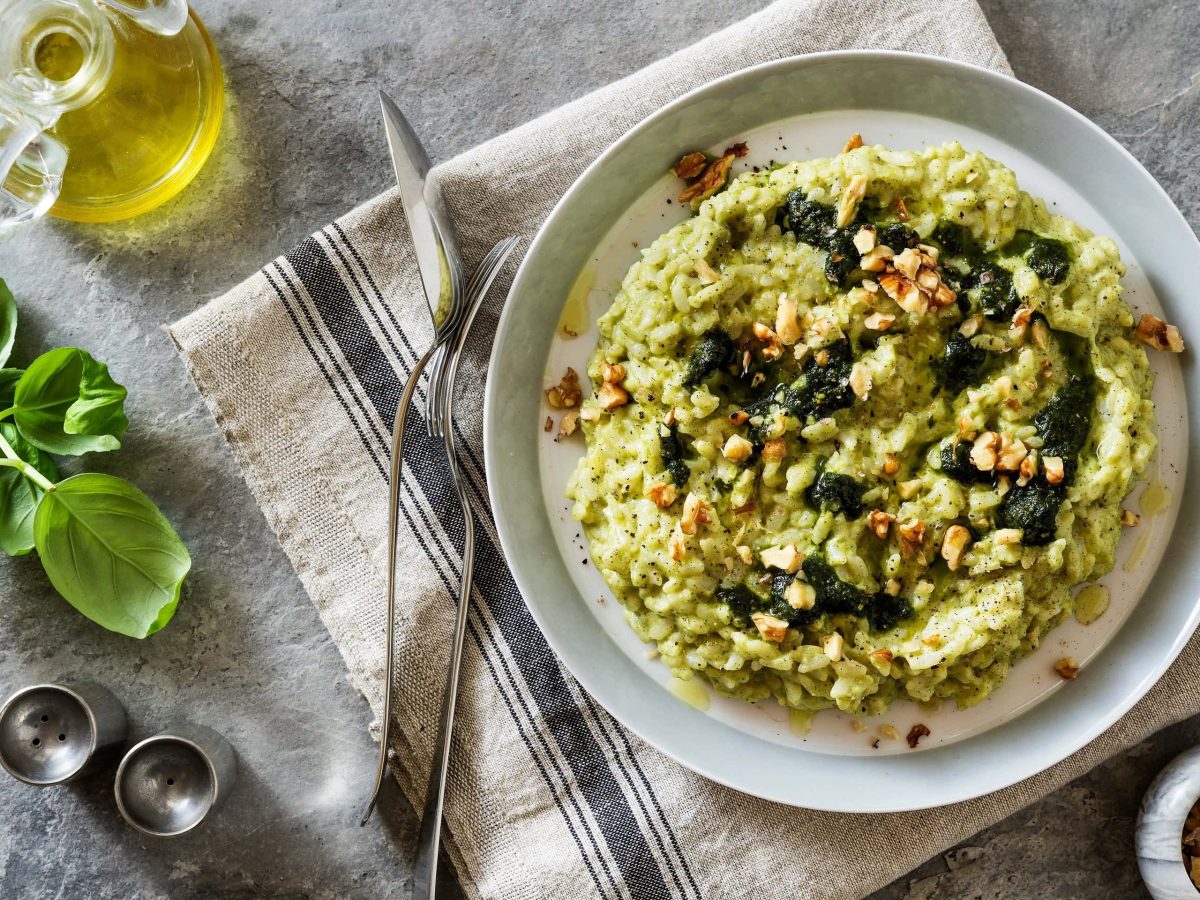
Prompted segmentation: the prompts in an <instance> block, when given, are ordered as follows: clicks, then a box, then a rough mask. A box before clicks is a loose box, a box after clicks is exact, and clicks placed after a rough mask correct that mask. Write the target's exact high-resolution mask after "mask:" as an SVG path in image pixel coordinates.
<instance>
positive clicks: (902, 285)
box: [879, 271, 929, 315]
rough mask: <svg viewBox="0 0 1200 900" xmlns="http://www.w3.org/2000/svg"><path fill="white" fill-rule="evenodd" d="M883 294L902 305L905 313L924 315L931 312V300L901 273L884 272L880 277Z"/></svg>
mask: <svg viewBox="0 0 1200 900" xmlns="http://www.w3.org/2000/svg"><path fill="white" fill-rule="evenodd" d="M879 286H880V287H881V288H883V292H884V293H885V294H887V295H888V296H889V297H891V298H892V299H893V300H895V301H896V302H897V303H899V304H900V308H901V309H903V310H904V311H905V312H910V313H916V314H917V315H924V314H925V313H926V312H928V311H929V300H928V299H927V298H926V296H925V294H923V293H922V292H921V289H920V288H919V287H917V286H916V285H915V284H913V283H912V282H911V281H909V280H908V279H907V278H905V277H904V276H903V275H902V274H900V273H899V272H894V271H890V272H884V273H883V274H882V275H880V276H879Z"/></svg>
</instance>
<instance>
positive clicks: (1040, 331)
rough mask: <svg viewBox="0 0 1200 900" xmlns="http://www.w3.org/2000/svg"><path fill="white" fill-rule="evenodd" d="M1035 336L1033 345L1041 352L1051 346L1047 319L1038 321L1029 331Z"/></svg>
mask: <svg viewBox="0 0 1200 900" xmlns="http://www.w3.org/2000/svg"><path fill="white" fill-rule="evenodd" d="M1029 332H1030V334H1031V335H1032V336H1033V343H1034V345H1035V346H1036V347H1037V348H1038V349H1039V350H1045V349H1046V348H1047V347H1048V346H1050V327H1049V326H1048V325H1047V324H1046V320H1045V319H1037V320H1035V321H1034V323H1033V325H1031V326H1030V329H1029Z"/></svg>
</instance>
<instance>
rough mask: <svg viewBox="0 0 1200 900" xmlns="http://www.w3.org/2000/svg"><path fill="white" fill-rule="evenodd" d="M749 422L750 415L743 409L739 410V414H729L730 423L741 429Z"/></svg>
mask: <svg viewBox="0 0 1200 900" xmlns="http://www.w3.org/2000/svg"><path fill="white" fill-rule="evenodd" d="M749 421H750V414H749V413H747V412H746V411H745V410H743V409H739V410H738V411H737V412H731V413H730V414H729V423H730V424H731V425H737V426H739V427H740V426H742V425H745V424H746V423H747V422H749Z"/></svg>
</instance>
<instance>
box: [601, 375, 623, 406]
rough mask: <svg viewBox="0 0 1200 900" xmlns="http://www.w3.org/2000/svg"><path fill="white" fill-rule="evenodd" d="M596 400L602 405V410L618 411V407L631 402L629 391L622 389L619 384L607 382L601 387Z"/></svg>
mask: <svg viewBox="0 0 1200 900" xmlns="http://www.w3.org/2000/svg"><path fill="white" fill-rule="evenodd" d="M596 399H597V400H598V401H599V403H600V408H601V409H616V408H617V407H618V406H624V405H625V404H626V403H628V402H629V391H627V390H625V388H623V387H621V386H620V385H619V384H612V383H611V382H607V381H606V382H605V383H604V384H602V385H600V390H599V391H598V392H597V393H596Z"/></svg>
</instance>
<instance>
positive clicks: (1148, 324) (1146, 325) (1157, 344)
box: [1133, 313, 1183, 353]
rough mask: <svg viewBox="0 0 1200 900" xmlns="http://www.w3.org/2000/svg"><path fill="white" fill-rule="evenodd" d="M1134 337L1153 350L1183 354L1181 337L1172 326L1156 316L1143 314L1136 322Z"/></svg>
mask: <svg viewBox="0 0 1200 900" xmlns="http://www.w3.org/2000/svg"><path fill="white" fill-rule="evenodd" d="M1133 333H1134V335H1135V336H1136V337H1137V339H1138V340H1139V341H1142V342H1143V343H1145V344H1149V345H1150V346H1151V347H1153V348H1154V349H1155V350H1167V351H1170V352H1171V353H1182V352H1183V335H1181V334H1180V333H1179V329H1178V328H1176V327H1175V326H1174V325H1168V324H1167V323H1166V322H1164V321H1163V320H1162V319H1160V318H1159V317H1158V316H1152V315H1150V314H1149V313H1144V314H1143V315H1142V317H1141V318H1140V319H1139V320H1138V323H1137V328H1136V329H1134V332H1133Z"/></svg>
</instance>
